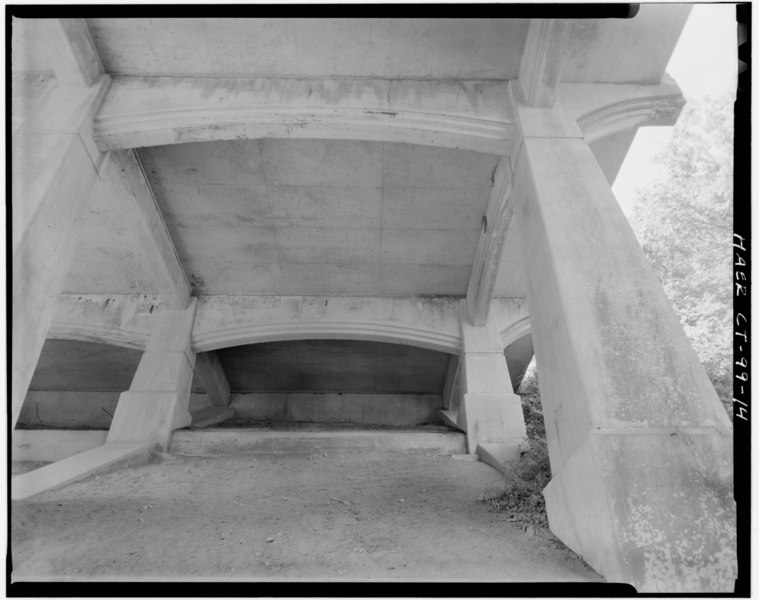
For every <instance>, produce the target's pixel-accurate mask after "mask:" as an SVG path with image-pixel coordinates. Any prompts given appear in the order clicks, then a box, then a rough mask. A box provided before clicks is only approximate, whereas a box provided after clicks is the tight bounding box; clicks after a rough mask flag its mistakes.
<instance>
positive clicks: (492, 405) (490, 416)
mask: <svg viewBox="0 0 759 600" xmlns="http://www.w3.org/2000/svg"><path fill="white" fill-rule="evenodd" d="M463 308H464V306H463V305H462V309H463ZM461 333H462V342H463V352H462V354H461V359H460V360H461V371H460V375H459V377H460V387H461V401H460V406H459V409H458V413H457V424H458V426H459V428H461V429H462V430H463V431H464V432H465V433H466V434H467V449H468V452H469V453H470V454H471V453H475V452H478V446H482V445H483V444H498V445H503V446H504V448H502V450H504V451H505V453H503V452H502V453H501V455H502V456H503V457H504V458H505V459H509V460H511V459H514V458H518V457H519V444H520V443H522V442H523V441H524V439H525V437H526V429H525V424H524V415H523V413H522V403H521V400H520V398H519V396H517V395H516V394H514V393H512V387H511V378H510V376H509V369H508V366H507V365H506V358H505V357H504V354H503V348H502V346H501V336H500V332H499V329H498V325H497V323H496V320H495V316H494V315H493V311H492V309H491V311H490V313H489V314H488V318H487V321H486V323H485V324H484V325H483V326H477V325H472V324H471V323H470V322H469V319H468V316H467V315H466V313H465V311H463V310H462V318H461ZM507 446H508V448H509V450H508V452H506V447H507Z"/></svg>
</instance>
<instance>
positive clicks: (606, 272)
mask: <svg viewBox="0 0 759 600" xmlns="http://www.w3.org/2000/svg"><path fill="white" fill-rule="evenodd" d="M515 101H516V106H517V116H518V129H519V131H520V132H522V134H523V135H524V136H525V137H524V139H523V141H522V144H521V146H520V147H521V151H520V155H519V156H518V157H517V159H516V162H515V177H514V178H515V196H516V198H515V201H516V203H517V207H518V208H517V211H516V214H517V222H518V223H519V225H520V228H521V229H522V231H523V232H524V235H523V239H524V241H525V247H524V252H523V257H524V261H525V263H526V266H527V273H528V279H529V290H530V293H529V295H528V300H529V305H530V306H529V309H530V317H531V319H530V322H531V331H532V339H533V343H534V345H535V352H536V357H537V364H538V372H539V377H540V387H541V398H542V402H543V407H544V411H543V413H544V415H545V421H546V434H547V442H548V451H549V457H550V461H551V471H552V475H553V477H554V480H556V481H557V483H556V484H555V485H554V484H553V483H552V484H551V485H549V488H548V489H547V492H546V493H547V497H548V496H550V497H551V498H552V500H551V501H550V502H549V503H548V505H547V507H548V517H549V522H550V523H551V528H552V530H553V531H554V532H555V533H557V535H558V536H559V537H560V538H561V539H562V540H563V541H564V542H565V543H566V544H568V545H569V546H570V547H572V548H573V549H574V550H575V551H576V552H578V553H579V554H581V555H583V556H584V557H586V558H587V557H589V556H591V555H593V556H596V557H599V556H601V555H603V557H604V558H603V561H601V562H596V563H595V565H596V568H597V570H598V571H599V572H600V573H601V574H603V575H605V576H607V577H610V578H613V579H615V580H617V581H626V582H630V583H633V584H634V585H635V586H636V587H637V589H638V590H639V591H641V592H662V591H665V590H666V591H678V592H686V591H687V592H691V593H696V592H716V593H725V592H729V591H732V590H733V587H734V585H735V577H736V575H737V564H736V554H735V502H734V499H733V493H732V469H731V464H732V430H731V425H730V421H729V419H728V417H727V415H726V414H725V411H724V408H723V407H722V404H721V403H720V401H719V399H718V397H717V395H716V392H715V391H714V388H713V387H712V385H711V383H710V382H709V379H708V377H707V376H706V373H705V371H704V369H703V367H702V366H701V365H700V363H699V362H698V359H697V357H696V354H695V351H694V350H693V348H692V347H691V346H690V344H689V343H688V340H687V338H686V336H685V333H684V332H683V329H682V327H681V325H680V323H679V320H678V318H677V316H676V315H675V313H674V311H673V309H672V307H671V305H670V303H669V301H668V300H667V298H666V296H665V294H664V291H663V290H662V288H661V285H660V284H659V282H658V279H657V277H656V275H655V274H654V272H653V270H652V268H651V266H650V264H649V263H648V262H647V260H646V259H645V256H644V254H643V252H642V250H641V249H640V246H639V245H638V243H637V240H636V239H635V236H634V234H633V232H632V230H631V229H630V226H629V224H628V223H627V221H626V219H625V216H624V214H623V213H622V211H621V209H620V208H619V205H618V204H617V203H616V201H615V199H614V196H613V194H612V192H611V190H610V188H609V185H608V182H607V179H606V177H605V175H604V174H603V172H602V171H601V169H600V167H599V166H598V164H597V162H596V160H595V157H594V156H593V154H592V151H591V150H590V148H589V147H588V144H587V142H586V141H585V140H584V139H583V137H582V135H579V136H578V134H577V127H576V125H575V124H574V123H573V122H572V121H570V120H568V119H567V118H566V115H565V114H563V113H562V112H561V111H559V110H538V109H532V108H528V107H526V106H523V105H521V104H519V97H518V94H515ZM600 440H607V442H603V443H602V442H601V441H600ZM644 449H645V450H644ZM654 449H657V450H658V452H656V451H654ZM707 449H708V450H707ZM711 452H713V453H714V456H712V457H710V458H707V455H708V454H709V453H711ZM578 465H582V466H578ZM591 465H592V466H591ZM714 465H721V466H720V468H719V469H717V468H715V466H714ZM580 471H582V472H583V475H582V477H579V476H578V472H580ZM611 473H614V478H613V481H612V480H611ZM686 480H690V481H691V482H692V483H688V484H686V483H685V481H686ZM706 482H708V483H706ZM552 486H553V487H552ZM693 486H695V487H696V488H697V489H698V493H697V494H691V493H689V492H690V491H693ZM591 497H592V498H593V502H585V500H586V499H589V498H591ZM600 504H603V506H604V510H605V511H607V515H606V517H604V518H599V515H600V514H601V513H599V510H598V506H599V505H600ZM715 507H719V510H716V509H715ZM632 515H634V517H633V516H632ZM673 515H677V516H673ZM591 522H592V523H593V525H592V526H591V525H590V523H591ZM690 523H698V532H699V533H698V534H697V535H696V534H695V533H694V530H693V529H690V528H688V527H686V526H685V525H686V524H690ZM575 524H579V525H580V526H581V527H583V529H585V528H587V529H592V530H593V531H592V532H590V531H589V532H588V533H586V534H583V535H576V534H572V533H571V532H573V531H574V527H575ZM620 524H625V525H620ZM696 540H698V541H696ZM717 549H719V553H718V554H717V555H716V556H715V552H716V551H717ZM589 560H590V561H591V564H593V560H591V559H589ZM600 560H601V559H600V558H599V559H598V561H600ZM715 560H716V562H715ZM664 573H666V575H664Z"/></svg>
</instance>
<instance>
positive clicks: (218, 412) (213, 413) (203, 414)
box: [190, 406, 235, 428]
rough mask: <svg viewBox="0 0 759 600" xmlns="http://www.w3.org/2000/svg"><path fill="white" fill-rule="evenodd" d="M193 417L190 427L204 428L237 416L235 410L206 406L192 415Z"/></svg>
mask: <svg viewBox="0 0 759 600" xmlns="http://www.w3.org/2000/svg"><path fill="white" fill-rule="evenodd" d="M191 415H192V423H190V427H193V428H195V427H197V428H203V427H209V426H211V425H216V424H218V423H223V422H224V421H226V420H227V419H231V418H232V417H234V416H235V410H234V409H233V408H228V407H224V406H206V407H205V408H201V409H200V410H197V411H195V412H193V413H191Z"/></svg>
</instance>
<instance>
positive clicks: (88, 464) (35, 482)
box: [11, 442, 155, 500]
mask: <svg viewBox="0 0 759 600" xmlns="http://www.w3.org/2000/svg"><path fill="white" fill-rule="evenodd" d="M154 448H155V445H154V444H150V443H144V442H142V443H140V442H131V443H130V442H122V443H110V444H104V445H102V446H98V447H97V448H93V449H91V450H86V451H85V452H81V453H79V454H75V455H74V456H70V457H68V458H64V459H63V460H60V461H58V462H55V463H53V464H50V465H45V466H44V467H41V468H39V469H35V470H34V471H30V472H28V473H24V474H23V475H16V476H15V477H14V478H13V479H12V480H11V500H24V499H26V498H29V497H31V496H34V495H36V494H40V493H42V492H47V491H49V490H54V489H56V488H59V487H62V486H64V485H67V484H69V483H74V482H75V481H79V480H81V479H84V478H85V477H89V476H90V475H95V474H96V473H104V472H107V471H109V470H111V469H115V468H117V467H124V466H126V465H128V464H140V463H143V462H147V460H148V458H149V457H150V453H151V452H152V451H153V450H154Z"/></svg>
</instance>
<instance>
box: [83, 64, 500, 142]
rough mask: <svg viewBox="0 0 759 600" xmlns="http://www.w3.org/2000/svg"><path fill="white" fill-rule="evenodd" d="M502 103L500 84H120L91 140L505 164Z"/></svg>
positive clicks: (126, 80) (179, 80)
mask: <svg viewBox="0 0 759 600" xmlns="http://www.w3.org/2000/svg"><path fill="white" fill-rule="evenodd" d="M507 94H508V89H507V83H506V82H503V81H461V82H453V81H430V80H418V81H414V80H409V79H399V80H391V79H354V78H351V79H326V78H325V79H290V78H288V79H281V78H254V79H241V78H234V79H232V78H220V77H208V78H203V77H117V78H116V79H115V81H114V87H113V89H112V90H111V92H110V93H109V95H108V97H107V98H106V100H105V105H104V106H103V108H102V110H101V111H100V112H99V113H98V116H97V117H96V120H95V138H96V140H97V143H98V145H99V147H100V148H101V149H102V150H103V151H105V150H113V149H121V148H140V147H144V146H159V145H166V144H176V143H189V142H207V141H215V140H224V139H230V140H232V139H260V138H291V137H293V138H301V139H303V138H306V139H308V138H318V139H343V140H371V141H379V142H404V143H417V144H418V143H422V144H429V145H434V146H442V147H448V148H457V149H464V150H476V151H478V152H488V153H492V154H506V155H508V154H511V150H512V148H511V146H512V141H513V137H514V127H513V124H512V118H511V116H510V114H509V105H508V104H507V103H504V102H503V101H502V99H503V98H504V97H505V96H506V95H507ZM293 121H296V122H297V123H298V127H292V123H293Z"/></svg>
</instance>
